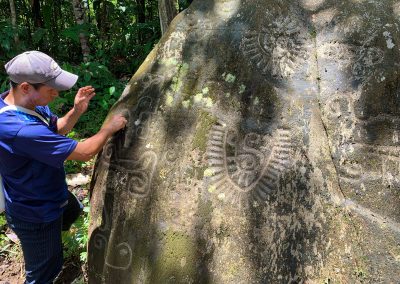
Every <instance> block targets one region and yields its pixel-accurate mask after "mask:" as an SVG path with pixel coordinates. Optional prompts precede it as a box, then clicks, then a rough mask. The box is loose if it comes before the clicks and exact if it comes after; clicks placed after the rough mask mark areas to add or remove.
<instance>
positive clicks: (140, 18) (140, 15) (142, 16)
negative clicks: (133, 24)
mask: <svg viewBox="0 0 400 284" xmlns="http://www.w3.org/2000/svg"><path fill="white" fill-rule="evenodd" d="M145 3H146V1H145V0H136V11H137V13H136V14H137V22H138V23H145V22H146V4H145Z"/></svg>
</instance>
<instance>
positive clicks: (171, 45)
mask: <svg viewBox="0 0 400 284" xmlns="http://www.w3.org/2000/svg"><path fill="white" fill-rule="evenodd" d="M185 39H186V33H185V32H183V31H179V30H178V31H174V32H173V33H172V34H171V36H170V37H169V38H168V40H167V41H166V42H165V44H164V47H163V49H162V52H161V54H160V55H159V58H161V59H165V58H168V59H172V58H174V59H175V60H178V61H181V58H182V50H183V43H184V42H185Z"/></svg>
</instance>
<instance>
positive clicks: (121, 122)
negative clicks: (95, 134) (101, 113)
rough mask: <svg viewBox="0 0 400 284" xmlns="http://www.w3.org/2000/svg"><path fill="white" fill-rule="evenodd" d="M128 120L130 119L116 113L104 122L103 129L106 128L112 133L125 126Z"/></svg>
mask: <svg viewBox="0 0 400 284" xmlns="http://www.w3.org/2000/svg"><path fill="white" fill-rule="evenodd" d="M127 122H128V121H127V120H126V118H125V117H124V116H123V115H122V114H115V115H113V116H112V117H111V118H110V119H109V120H107V121H106V122H105V123H104V125H103V126H102V127H101V130H105V131H107V132H108V133H110V134H111V135H112V134H114V133H115V132H117V131H118V130H120V129H122V128H124V127H125V125H126V123H127Z"/></svg>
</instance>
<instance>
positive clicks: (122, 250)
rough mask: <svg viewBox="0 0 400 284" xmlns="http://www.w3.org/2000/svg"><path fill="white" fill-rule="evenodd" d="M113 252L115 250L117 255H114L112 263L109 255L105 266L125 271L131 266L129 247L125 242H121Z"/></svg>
mask: <svg viewBox="0 0 400 284" xmlns="http://www.w3.org/2000/svg"><path fill="white" fill-rule="evenodd" d="M113 250H116V251H117V252H118V254H117V255H115V259H114V261H112V260H110V257H111V256H110V255H107V258H106V262H105V263H106V265H107V266H109V267H111V268H114V269H121V270H127V269H128V268H129V267H130V266H131V264H132V248H131V246H130V245H129V244H128V243H126V242H122V243H120V244H118V245H117V246H116V247H115V248H114V249H113Z"/></svg>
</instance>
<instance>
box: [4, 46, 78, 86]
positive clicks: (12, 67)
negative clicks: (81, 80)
mask: <svg viewBox="0 0 400 284" xmlns="http://www.w3.org/2000/svg"><path fill="white" fill-rule="evenodd" d="M5 68H6V72H7V74H8V76H9V77H10V80H11V81H13V82H15V83H18V84H20V83H23V82H28V83H32V84H37V83H42V84H45V85H47V86H50V87H52V88H54V89H56V90H58V91H65V90H68V89H71V88H72V86H74V85H75V83H76V81H77V80H78V76H77V75H75V74H72V73H70V72H67V71H65V70H63V69H61V68H60V66H59V65H58V64H57V62H55V61H54V59H53V58H51V57H50V56H48V55H47V54H45V53H43V52H40V51H26V52H24V53H21V54H19V55H17V56H15V57H14V58H13V59H11V60H10V61H9V62H8V63H7V64H6V65H5Z"/></svg>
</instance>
